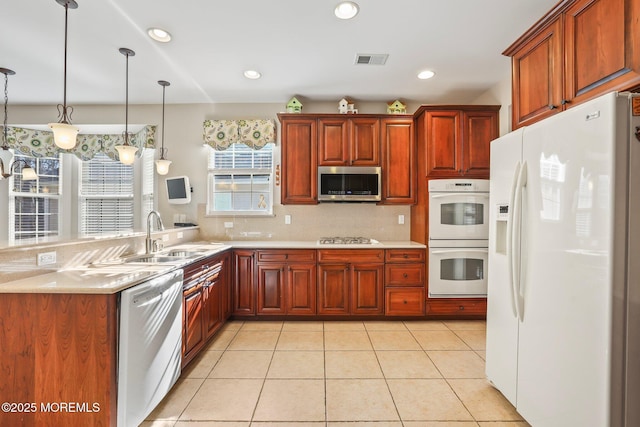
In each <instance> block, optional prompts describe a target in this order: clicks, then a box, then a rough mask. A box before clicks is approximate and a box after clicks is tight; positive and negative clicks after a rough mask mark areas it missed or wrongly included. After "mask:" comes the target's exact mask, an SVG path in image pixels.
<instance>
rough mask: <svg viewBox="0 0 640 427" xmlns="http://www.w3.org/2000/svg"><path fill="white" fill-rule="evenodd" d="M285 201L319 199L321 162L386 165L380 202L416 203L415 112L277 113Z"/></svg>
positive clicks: (344, 164)
mask: <svg viewBox="0 0 640 427" xmlns="http://www.w3.org/2000/svg"><path fill="white" fill-rule="evenodd" d="M278 119H279V120H280V123H281V134H282V138H281V139H282V178H281V186H282V187H281V203H282V204H316V203H318V197H317V196H318V194H317V193H318V189H317V186H318V176H317V174H318V166H319V165H320V166H381V167H382V176H383V182H382V189H381V190H382V201H381V202H380V203H381V204H413V203H415V194H416V191H415V169H416V159H415V138H414V131H413V129H414V128H413V116H411V115H389V114H382V115H381V114H357V115H345V114H285V113H281V114H278Z"/></svg>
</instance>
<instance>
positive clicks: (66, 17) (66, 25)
mask: <svg viewBox="0 0 640 427" xmlns="http://www.w3.org/2000/svg"><path fill="white" fill-rule="evenodd" d="M68 28H69V3H65V5H64V85H63V87H64V95H63V98H62V114H63V117H62V120H63V123H64V120H65V119H67V117H66V116H67V44H68V41H67V39H68V37H67V34H68V33H67V31H68Z"/></svg>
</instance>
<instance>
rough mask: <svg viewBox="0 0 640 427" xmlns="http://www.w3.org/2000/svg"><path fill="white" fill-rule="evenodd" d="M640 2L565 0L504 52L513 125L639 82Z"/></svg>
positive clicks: (523, 124) (537, 119)
mask: <svg viewBox="0 0 640 427" xmlns="http://www.w3.org/2000/svg"><path fill="white" fill-rule="evenodd" d="M639 15H640V0H566V1H563V2H561V3H559V4H558V5H556V7H554V9H552V10H551V11H550V12H549V13H548V14H547V15H545V16H544V17H543V18H542V19H541V20H540V21H538V23H536V25H534V26H533V27H532V28H531V29H529V30H528V31H527V32H526V33H525V34H524V35H523V36H521V37H520V38H519V39H518V40H517V41H516V42H515V43H514V44H512V45H511V46H510V47H509V48H507V50H505V51H504V52H503V54H504V55H506V56H510V57H511V58H512V95H513V119H512V120H513V121H512V127H513V128H514V129H516V128H518V127H521V126H525V125H529V124H532V123H534V122H536V121H539V120H541V119H543V118H545V117H548V116H551V115H554V114H556V113H558V112H560V111H563V110H565V109H566V108H571V107H572V106H573V105H577V104H579V103H581V102H584V101H587V100H589V99H592V98H594V97H597V96H598V95H601V94H603V93H606V92H609V91H613V90H630V89H634V88H637V87H638V86H639V85H640V55H638V52H639V51H640V23H639V21H638V18H637V17H638V16H639Z"/></svg>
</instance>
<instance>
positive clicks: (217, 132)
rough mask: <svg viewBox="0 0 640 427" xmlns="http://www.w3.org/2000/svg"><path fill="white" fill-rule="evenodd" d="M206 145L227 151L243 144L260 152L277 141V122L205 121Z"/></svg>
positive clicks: (265, 120)
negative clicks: (237, 144) (232, 146)
mask: <svg viewBox="0 0 640 427" xmlns="http://www.w3.org/2000/svg"><path fill="white" fill-rule="evenodd" d="M203 138H204V143H205V144H208V145H210V146H211V147H213V148H214V149H216V150H226V149H227V148H229V147H230V146H231V144H235V143H236V142H241V143H243V144H246V145H247V146H249V147H251V148H253V149H254V150H259V149H261V148H262V147H264V146H265V145H267V144H268V143H270V142H275V141H276V122H275V120H268V119H256V120H205V121H204V133H203Z"/></svg>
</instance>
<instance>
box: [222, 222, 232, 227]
mask: <svg viewBox="0 0 640 427" xmlns="http://www.w3.org/2000/svg"><path fill="white" fill-rule="evenodd" d="M224 228H233V222H231V221H228V222H227V221H225V223H224Z"/></svg>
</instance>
